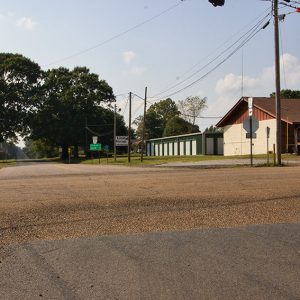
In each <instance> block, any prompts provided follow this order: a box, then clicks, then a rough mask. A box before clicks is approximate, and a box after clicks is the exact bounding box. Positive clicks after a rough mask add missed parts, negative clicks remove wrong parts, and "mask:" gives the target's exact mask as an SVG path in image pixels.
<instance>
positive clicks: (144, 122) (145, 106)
mask: <svg viewBox="0 0 300 300" xmlns="http://www.w3.org/2000/svg"><path fill="white" fill-rule="evenodd" d="M146 110H147V87H145V103H144V118H143V133H142V152H141V162H143V159H144V150H145V129H146V128H145V127H146Z"/></svg>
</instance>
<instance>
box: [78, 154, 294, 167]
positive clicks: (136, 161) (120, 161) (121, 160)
mask: <svg viewBox="0 0 300 300" xmlns="http://www.w3.org/2000/svg"><path fill="white" fill-rule="evenodd" d="M253 157H254V158H257V159H265V160H267V155H266V154H265V155H264V154H261V155H254V156H253ZM269 158H270V163H272V161H273V154H270V156H269ZM221 159H250V155H243V156H220V155H197V156H164V157H154V156H144V161H143V163H141V158H140V155H137V154H133V155H131V162H130V163H128V160H127V156H126V155H119V156H117V159H116V162H115V161H114V158H113V157H109V158H108V159H107V158H105V157H101V159H100V164H105V165H106V164H110V165H133V166H142V165H158V164H164V163H171V162H197V161H207V160H221ZM282 159H283V160H286V159H288V160H300V156H296V155H292V154H288V155H286V154H283V155H282ZM80 163H83V164H95V165H96V164H99V159H98V158H97V159H93V160H91V159H89V160H82V161H81V162H80Z"/></svg>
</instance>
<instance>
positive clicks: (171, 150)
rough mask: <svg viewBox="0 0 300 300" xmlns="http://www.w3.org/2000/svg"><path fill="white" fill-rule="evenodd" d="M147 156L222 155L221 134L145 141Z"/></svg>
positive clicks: (184, 135)
mask: <svg viewBox="0 0 300 300" xmlns="http://www.w3.org/2000/svg"><path fill="white" fill-rule="evenodd" d="M146 154H147V155H148V156H183V155H187V156H188V155H223V133H219V132H218V133H201V132H197V133H190V134H183V135H177V136H168V137H163V138H157V139H150V140H147V141H146Z"/></svg>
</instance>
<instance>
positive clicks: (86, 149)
mask: <svg viewBox="0 0 300 300" xmlns="http://www.w3.org/2000/svg"><path fill="white" fill-rule="evenodd" d="M84 130H85V159H87V155H88V145H87V143H88V140H87V117H86V116H85V128H84Z"/></svg>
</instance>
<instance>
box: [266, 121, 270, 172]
mask: <svg viewBox="0 0 300 300" xmlns="http://www.w3.org/2000/svg"><path fill="white" fill-rule="evenodd" d="M266 134H267V165H268V167H269V166H270V153H269V138H270V127H269V126H267V127H266Z"/></svg>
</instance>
